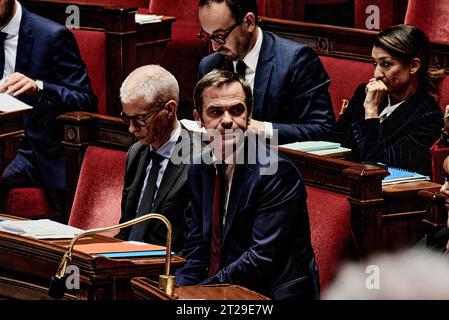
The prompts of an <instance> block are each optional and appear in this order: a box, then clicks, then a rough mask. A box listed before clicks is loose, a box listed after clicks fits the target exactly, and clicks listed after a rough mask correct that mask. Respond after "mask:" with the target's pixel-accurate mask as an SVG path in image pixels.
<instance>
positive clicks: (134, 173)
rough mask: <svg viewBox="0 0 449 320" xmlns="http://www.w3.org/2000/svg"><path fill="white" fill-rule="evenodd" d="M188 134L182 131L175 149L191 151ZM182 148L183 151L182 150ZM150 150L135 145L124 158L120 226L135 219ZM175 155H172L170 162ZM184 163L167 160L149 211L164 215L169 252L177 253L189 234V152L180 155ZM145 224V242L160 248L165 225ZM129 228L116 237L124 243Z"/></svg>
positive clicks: (158, 223) (163, 243)
mask: <svg viewBox="0 0 449 320" xmlns="http://www.w3.org/2000/svg"><path fill="white" fill-rule="evenodd" d="M191 137H192V136H191V133H190V132H189V131H187V130H186V129H185V128H184V127H182V130H181V136H180V139H179V140H178V142H177V144H176V145H175V149H174V150H179V149H180V150H182V151H186V152H187V151H188V152H190V151H191V150H193V149H192V147H191V146H192V139H191ZM183 146H185V148H183ZM148 152H150V147H149V146H146V145H143V144H141V143H140V142H136V143H135V144H133V145H132V146H131V147H130V149H129V151H128V154H127V156H126V172H125V185H124V188H123V193H122V216H121V219H120V223H123V222H126V221H129V220H131V219H134V218H135V217H136V212H137V205H138V202H139V196H140V192H141V190H142V185H143V181H144V179H145V173H146V172H145V170H146V166H145V159H146V158H147V153H148ZM175 156H177V155H175V152H173V154H172V159H173V158H174V157H175ZM182 157H183V159H186V162H185V163H174V161H173V160H172V159H170V160H169V162H168V164H167V168H166V169H165V172H164V175H163V176H162V181H161V184H160V186H159V189H158V191H157V195H156V199H155V200H154V204H153V208H152V212H153V213H160V214H162V215H164V216H165V217H166V218H167V219H168V220H169V221H170V223H171V225H172V228H173V242H172V249H173V250H174V251H175V252H177V253H178V254H180V253H181V252H182V249H183V247H184V243H185V239H186V238H187V232H188V220H189V217H188V216H186V214H185V213H187V211H186V209H187V208H188V205H189V199H188V197H189V196H188V186H187V167H188V163H189V162H188V161H187V160H188V159H189V158H190V153H188V154H187V153H184V154H182ZM142 223H145V224H146V232H145V242H148V243H154V244H159V245H164V246H165V244H166V234H167V229H166V227H165V225H164V224H163V223H161V222H159V221H156V220H150V221H145V222H142ZM130 231H131V227H128V228H125V229H122V230H121V231H120V233H119V234H118V235H117V237H118V238H120V239H124V240H127V239H128V236H129V233H130Z"/></svg>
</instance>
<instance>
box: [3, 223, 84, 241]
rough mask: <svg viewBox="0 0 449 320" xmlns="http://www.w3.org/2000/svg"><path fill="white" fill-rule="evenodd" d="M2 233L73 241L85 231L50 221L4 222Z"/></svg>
mask: <svg viewBox="0 0 449 320" xmlns="http://www.w3.org/2000/svg"><path fill="white" fill-rule="evenodd" d="M0 231H4V232H9V233H14V234H19V235H22V236H26V237H32V238H36V239H71V238H73V237H74V236H75V235H77V234H79V233H80V232H83V231H84V230H82V229H78V228H74V227H71V226H68V225H65V224H62V223H59V222H56V221H52V220H50V219H40V220H3V221H0Z"/></svg>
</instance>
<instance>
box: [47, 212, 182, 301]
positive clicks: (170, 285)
mask: <svg viewBox="0 0 449 320" xmlns="http://www.w3.org/2000/svg"><path fill="white" fill-rule="evenodd" d="M150 219H157V220H161V221H162V222H163V223H165V226H166V227H167V242H166V251H165V272H164V274H162V275H160V276H159V289H160V290H162V291H163V292H164V293H165V294H166V295H167V296H168V297H170V298H175V299H176V297H177V296H176V294H175V292H174V291H175V284H176V279H175V277H174V276H171V275H170V260H171V240H172V227H171V224H170V221H168V219H167V218H166V217H164V216H163V215H161V214H158V213H150V214H146V215H144V216H141V217H139V218H135V219H132V220H130V221H127V222H124V223H121V224H118V225H115V226H110V227H104V228H96V229H92V230H86V231H84V232H81V233H80V234H78V235H77V236H75V237H74V238H73V239H72V241H71V242H70V245H69V248H68V250H67V251H66V253H65V254H64V256H63V257H62V259H61V262H60V263H59V266H58V270H57V272H56V275H55V276H53V277H52V283H51V284H50V288H49V295H50V296H53V297H55V298H62V296H63V294H64V291H62V293H61V292H60V291H61V289H63V288H62V286H61V285H64V286H65V284H63V283H62V282H63V281H62V280H63V279H64V276H65V272H66V268H67V265H68V264H69V263H71V261H72V251H73V247H74V246H75V243H76V242H77V241H78V240H79V239H81V238H83V237H86V236H88V235H91V234H97V233H101V232H106V231H112V230H117V229H121V228H125V227H129V226H132V225H134V224H137V223H140V222H143V221H145V220H150ZM52 285H53V288H54V287H55V286H59V287H60V288H58V289H53V290H52ZM55 291H59V292H57V293H56V294H55Z"/></svg>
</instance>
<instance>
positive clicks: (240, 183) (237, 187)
mask: <svg viewBox="0 0 449 320" xmlns="http://www.w3.org/2000/svg"><path fill="white" fill-rule="evenodd" d="M252 170H254V166H252V165H236V166H235V170H234V176H233V178H232V185H231V194H230V195H229V201H228V210H227V212H226V223H225V226H224V231H223V240H222V243H224V241H225V240H226V237H227V235H228V233H229V228H230V226H231V225H232V223H233V220H234V218H235V215H236V213H237V211H238V210H239V208H241V203H240V200H241V198H242V196H243V194H245V189H247V188H246V182H247V177H248V175H249V174H250V173H251V172H252Z"/></svg>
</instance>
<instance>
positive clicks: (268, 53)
mask: <svg viewBox="0 0 449 320" xmlns="http://www.w3.org/2000/svg"><path fill="white" fill-rule="evenodd" d="M273 57H274V42H273V39H272V38H271V37H270V35H269V34H267V33H263V40H262V47H261V48H260V54H259V61H258V62H257V68H256V77H255V79H254V93H253V95H254V110H253V117H254V118H255V119H263V117H262V115H263V114H265V112H264V110H263V109H264V99H265V92H266V90H267V86H268V82H269V81H270V77H271V72H272V70H273V62H272V59H273Z"/></svg>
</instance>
